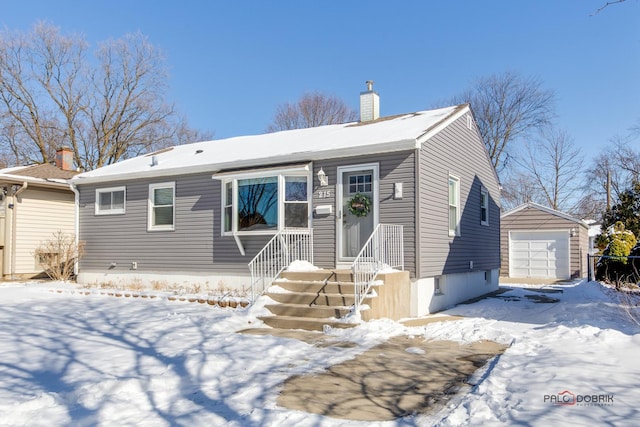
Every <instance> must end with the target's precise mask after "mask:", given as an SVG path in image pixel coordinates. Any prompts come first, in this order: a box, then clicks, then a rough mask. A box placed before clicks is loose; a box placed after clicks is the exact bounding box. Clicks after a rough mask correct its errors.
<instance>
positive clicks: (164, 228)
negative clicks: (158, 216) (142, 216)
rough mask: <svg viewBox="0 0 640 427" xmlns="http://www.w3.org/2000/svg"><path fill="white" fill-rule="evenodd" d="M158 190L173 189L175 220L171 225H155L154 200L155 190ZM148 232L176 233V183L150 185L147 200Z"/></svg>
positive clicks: (173, 219)
mask: <svg viewBox="0 0 640 427" xmlns="http://www.w3.org/2000/svg"><path fill="white" fill-rule="evenodd" d="M157 188H171V190H172V192H173V218H172V221H171V225H153V207H154V202H153V200H152V197H153V190H155V189H157ZM147 206H148V207H147V231H174V230H175V229H176V183H175V181H173V182H160V183H154V184H149V196H148V199H147Z"/></svg>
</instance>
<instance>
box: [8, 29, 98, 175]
mask: <svg viewBox="0 0 640 427" xmlns="http://www.w3.org/2000/svg"><path fill="white" fill-rule="evenodd" d="M85 46H86V45H85V43H84V42H83V41H82V40H81V39H79V38H76V37H65V36H63V35H61V34H60V33H59V32H58V30H57V29H56V28H54V27H51V26H48V25H46V24H43V23H39V24H37V25H36V26H34V28H33V31H32V32H31V33H28V34H22V33H11V32H9V31H4V32H3V33H1V34H0V81H1V84H0V100H1V103H0V105H2V107H3V108H2V109H1V110H0V115H1V116H2V117H3V119H4V120H3V122H2V136H3V138H2V141H3V142H5V143H7V144H8V145H9V147H10V149H11V151H13V153H14V155H15V157H16V160H17V161H18V162H20V163H34V162H35V163H45V162H48V161H50V160H51V159H52V157H53V155H54V153H55V148H56V147H55V145H56V144H57V141H61V140H65V142H66V143H72V142H73V138H74V135H75V131H74V127H75V121H76V119H77V115H78V114H80V113H81V111H82V108H83V107H82V105H81V104H80V96H79V94H81V93H82V91H83V88H82V87H81V84H77V82H78V80H79V78H80V76H81V73H82V71H83V70H82V58H83V56H84V49H85Z"/></svg>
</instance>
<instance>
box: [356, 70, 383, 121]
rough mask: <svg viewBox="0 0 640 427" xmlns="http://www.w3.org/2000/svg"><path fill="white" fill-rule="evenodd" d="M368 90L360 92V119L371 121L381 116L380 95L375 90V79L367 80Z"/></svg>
mask: <svg viewBox="0 0 640 427" xmlns="http://www.w3.org/2000/svg"><path fill="white" fill-rule="evenodd" d="M366 83H367V91H366V92H360V121H361V122H370V121H372V120H376V119H377V118H379V117H380V95H378V94H377V93H376V92H374V90H373V80H367V81H366Z"/></svg>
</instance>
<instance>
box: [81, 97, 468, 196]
mask: <svg viewBox="0 0 640 427" xmlns="http://www.w3.org/2000/svg"><path fill="white" fill-rule="evenodd" d="M468 111H470V109H469V106H468V104H463V105H457V106H452V107H447V108H440V109H437V110H430V111H420V112H416V113H410V114H404V115H398V116H394V117H384V118H380V119H377V120H374V121H371V122H366V123H358V122H355V123H345V124H338V125H327V126H319V127H314V128H306V129H295V130H288V131H282V132H275V133H267V134H262V135H250V136H239V137H234V138H228V139H220V140H213V141H204V142H196V143H192V144H186V145H178V146H175V147H170V148H168V149H164V150H160V151H158V152H155V153H150V154H147V155H144V156H139V157H135V158H132V159H127V160H123V161H121V162H118V163H115V164H112V165H109V166H105V167H102V168H99V169H96V170H93V171H89V172H85V173H82V174H80V175H78V176H76V177H75V178H74V179H73V183H75V184H85V183H93V182H102V181H116V180H125V179H132V178H146V177H156V176H169V175H179V174H184V173H198V172H212V173H215V172H219V171H222V170H229V169H236V168H245V167H252V166H267V165H275V164H282V163H286V162H299V161H309V160H320V159H328V158H336V157H344V156H357V155H363V154H373V153H385V152H392V151H402V150H409V149H418V148H420V146H421V144H422V143H423V142H424V141H426V140H428V139H429V138H430V137H432V136H433V135H435V134H437V133H438V132H439V131H440V130H442V129H444V128H445V127H446V126H447V125H448V124H449V123H451V122H452V121H454V120H455V119H457V118H459V117H461V116H462V115H463V114H465V113H467V112H468Z"/></svg>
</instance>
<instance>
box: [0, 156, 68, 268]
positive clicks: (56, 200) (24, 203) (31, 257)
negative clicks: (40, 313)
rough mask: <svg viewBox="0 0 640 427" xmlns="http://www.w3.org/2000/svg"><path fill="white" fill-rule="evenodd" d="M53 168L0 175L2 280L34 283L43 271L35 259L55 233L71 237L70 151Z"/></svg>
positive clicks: (8, 171) (2, 171)
mask: <svg viewBox="0 0 640 427" xmlns="http://www.w3.org/2000/svg"><path fill="white" fill-rule="evenodd" d="M56 159H57V161H56V164H57V166H53V165H50V164H39V165H31V166H17V167H11V168H5V169H0V189H1V192H0V197H1V200H0V254H1V255H0V264H1V269H2V277H3V278H4V279H16V278H32V277H36V276H39V275H41V274H42V273H43V271H44V269H43V267H42V265H41V264H40V262H39V260H38V258H37V257H36V255H35V250H36V248H37V247H38V246H40V245H41V243H42V242H44V241H46V240H49V239H51V238H52V237H53V234H54V233H56V232H57V231H62V232H65V233H70V234H75V195H74V193H73V191H72V190H71V187H70V186H69V183H68V182H67V180H68V179H70V178H71V177H73V176H74V175H76V174H77V173H78V172H76V171H73V170H71V165H72V164H73V159H72V157H71V151H69V150H68V149H61V150H59V152H58V156H57V157H56Z"/></svg>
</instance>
